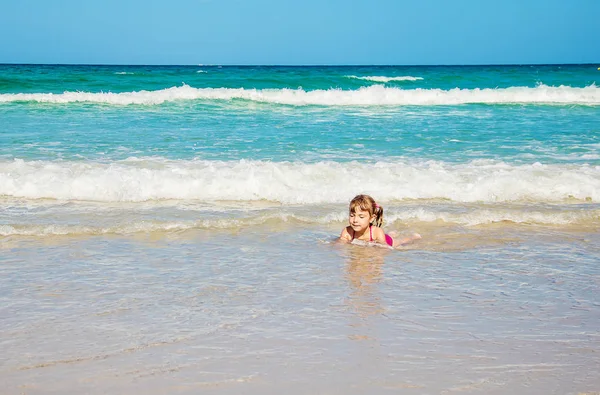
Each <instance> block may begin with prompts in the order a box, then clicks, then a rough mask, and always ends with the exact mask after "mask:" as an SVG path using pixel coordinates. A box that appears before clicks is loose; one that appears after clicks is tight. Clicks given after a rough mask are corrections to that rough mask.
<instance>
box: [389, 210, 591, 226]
mask: <svg viewBox="0 0 600 395" xmlns="http://www.w3.org/2000/svg"><path fill="white" fill-rule="evenodd" d="M439 221H443V222H446V223H453V224H459V225H463V226H478V225H489V224H494V223H501V222H510V223H514V224H536V225H560V226H568V225H586V224H595V225H597V224H598V223H599V222H600V210H570V211H564V210H545V211H541V210H531V207H529V208H527V209H525V210H524V209H521V210H508V209H498V208H496V209H476V210H472V211H469V212H466V213H456V212H437V211H432V210H427V209H424V208H418V209H408V210H402V211H400V212H392V213H391V215H386V223H388V224H393V223H395V222H399V223H403V224H406V223H414V222H439Z"/></svg>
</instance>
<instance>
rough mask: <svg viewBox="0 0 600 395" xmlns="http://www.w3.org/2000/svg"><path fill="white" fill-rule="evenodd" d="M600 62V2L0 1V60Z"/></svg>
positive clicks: (153, 62) (333, 0)
mask: <svg viewBox="0 0 600 395" xmlns="http://www.w3.org/2000/svg"><path fill="white" fill-rule="evenodd" d="M596 62H600V0H497V1H491V0H406V1H403V0H169V1H164V0H0V63H79V64H81V63H83V64H90V63H92V64H222V65H226V64H281V65H307V64H317V65H322V64H332V65H335V64H350V65H352V64H397V65H411V64H416V65H422V64H506V63H519V64H522V63H596Z"/></svg>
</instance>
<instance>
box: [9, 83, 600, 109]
mask: <svg viewBox="0 0 600 395" xmlns="http://www.w3.org/2000/svg"><path fill="white" fill-rule="evenodd" d="M233 99H240V100H249V101H255V102H263V103H276V104H286V105H295V106H304V105H323V106H399V105H419V106H423V105H424V106H427V105H455V104H469V103H487V104H510V103H522V104H536V103H538V104H543V103H547V104H561V105H566V104H583V105H600V88H598V87H596V86H595V85H590V86H588V87H585V88H574V87H570V86H559V87H553V86H546V85H540V86H537V87H535V88H528V87H511V88H497V89H489V88H485V89H479V88H476V89H459V88H455V89H450V90H443V89H420V88H419V89H399V88H389V87H384V86H381V85H374V86H370V87H362V88H360V89H357V90H341V89H329V90H314V91H305V90H302V89H262V90H261V89H244V88H237V89H233V88H192V87H190V86H188V85H183V86H179V87H172V88H168V89H162V90H158V91H136V92H122V93H112V92H102V93H90V92H64V93H60V94H53V93H5V94H0V103H10V102H29V101H32V102H39V103H58V104H64V103H75V102H87V103H104V104H114V105H128V104H139V105H157V104H162V103H165V102H173V101H178V100H233Z"/></svg>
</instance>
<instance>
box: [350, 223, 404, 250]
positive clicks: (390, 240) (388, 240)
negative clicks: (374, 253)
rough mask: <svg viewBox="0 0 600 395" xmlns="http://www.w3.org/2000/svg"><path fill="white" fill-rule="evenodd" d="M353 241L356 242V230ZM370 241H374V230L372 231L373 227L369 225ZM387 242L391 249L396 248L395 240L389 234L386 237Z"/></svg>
mask: <svg viewBox="0 0 600 395" xmlns="http://www.w3.org/2000/svg"><path fill="white" fill-rule="evenodd" d="M352 240H354V229H353V230H352ZM369 241H370V242H372V241H373V230H372V229H371V225H369ZM385 242H386V243H387V245H389V246H390V247H393V246H394V239H392V236H390V235H388V234H386V235H385Z"/></svg>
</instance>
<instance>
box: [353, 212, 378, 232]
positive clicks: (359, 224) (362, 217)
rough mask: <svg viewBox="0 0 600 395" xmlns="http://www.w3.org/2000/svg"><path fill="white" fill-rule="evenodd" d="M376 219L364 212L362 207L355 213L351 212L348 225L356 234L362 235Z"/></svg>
mask: <svg viewBox="0 0 600 395" xmlns="http://www.w3.org/2000/svg"><path fill="white" fill-rule="evenodd" d="M374 217H375V215H371V214H369V212H368V211H366V210H365V211H363V210H362V209H361V208H360V207H356V208H355V210H354V211H350V216H349V218H348V223H349V224H350V226H351V227H352V229H353V230H354V231H355V232H359V233H360V232H364V231H365V230H366V229H367V228H368V227H369V225H370V224H371V221H372V220H373V218H374Z"/></svg>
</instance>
